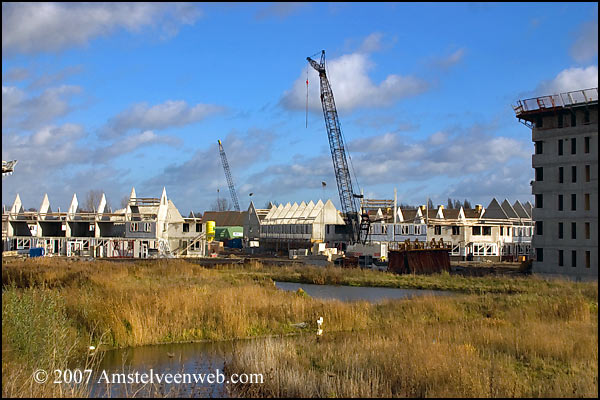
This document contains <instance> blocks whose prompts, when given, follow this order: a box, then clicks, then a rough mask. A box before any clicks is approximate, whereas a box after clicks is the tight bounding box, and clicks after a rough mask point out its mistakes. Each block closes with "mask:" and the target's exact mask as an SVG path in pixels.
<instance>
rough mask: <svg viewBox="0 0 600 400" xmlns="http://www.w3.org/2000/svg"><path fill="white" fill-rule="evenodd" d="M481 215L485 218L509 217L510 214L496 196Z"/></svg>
mask: <svg viewBox="0 0 600 400" xmlns="http://www.w3.org/2000/svg"><path fill="white" fill-rule="evenodd" d="M515 215H516V214H515ZM481 217H482V218H485V219H508V215H506V212H504V209H503V208H502V206H501V205H500V203H498V200H496V198H493V199H492V201H491V202H490V205H489V206H487V208H486V209H485V211H484V213H483V215H482V216H481Z"/></svg>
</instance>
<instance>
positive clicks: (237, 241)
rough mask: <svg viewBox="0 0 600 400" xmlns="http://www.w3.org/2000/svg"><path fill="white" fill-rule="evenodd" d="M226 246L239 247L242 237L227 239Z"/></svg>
mask: <svg viewBox="0 0 600 400" xmlns="http://www.w3.org/2000/svg"><path fill="white" fill-rule="evenodd" d="M227 247H229V248H230V249H241V248H242V238H235V239H229V240H228V241H227Z"/></svg>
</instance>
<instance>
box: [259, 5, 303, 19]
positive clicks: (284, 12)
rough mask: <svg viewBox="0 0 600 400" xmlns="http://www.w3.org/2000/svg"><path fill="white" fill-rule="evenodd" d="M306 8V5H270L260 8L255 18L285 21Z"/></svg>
mask: <svg viewBox="0 0 600 400" xmlns="http://www.w3.org/2000/svg"><path fill="white" fill-rule="evenodd" d="M306 6H308V3H271V4H268V5H266V6H265V7H263V8H261V9H260V10H259V11H258V12H257V13H256V17H255V18H256V19H258V20H263V19H267V18H279V19H285V18H287V17H289V16H290V15H292V14H295V13H297V12H298V11H299V10H301V9H303V8H305V7H306Z"/></svg>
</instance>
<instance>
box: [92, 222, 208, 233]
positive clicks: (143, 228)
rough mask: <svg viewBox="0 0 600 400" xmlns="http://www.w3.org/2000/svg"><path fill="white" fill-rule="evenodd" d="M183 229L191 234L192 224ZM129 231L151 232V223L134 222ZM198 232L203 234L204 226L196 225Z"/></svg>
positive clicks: (185, 225)
mask: <svg viewBox="0 0 600 400" xmlns="http://www.w3.org/2000/svg"><path fill="white" fill-rule="evenodd" d="M140 224H141V225H140ZM165 225H166V224H165ZM140 228H141V229H140ZM182 229H183V232H189V231H190V224H183V225H182ZM90 230H91V229H90ZM129 231H130V232H151V231H152V228H151V223H149V222H141V223H140V222H132V223H130V225H129ZM196 232H202V224H196Z"/></svg>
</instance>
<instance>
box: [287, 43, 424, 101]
mask: <svg viewBox="0 0 600 400" xmlns="http://www.w3.org/2000/svg"><path fill="white" fill-rule="evenodd" d="M326 65H327V78H328V79H329V83H330V85H331V87H332V90H333V95H334V98H335V104H336V107H337V109H338V111H351V110H353V109H357V108H363V107H364V108H373V107H382V106H389V105H392V104H393V103H394V102H396V101H398V100H400V99H402V98H406V97H411V96H416V95H418V94H421V93H423V92H425V91H426V90H427V89H428V86H429V85H428V84H427V82H425V81H423V80H421V79H419V78H417V77H414V76H402V75H396V74H391V75H388V76H387V77H386V79H384V80H383V81H382V82H380V83H379V84H377V83H375V82H373V81H372V80H371V78H370V77H369V75H368V72H369V70H370V69H372V68H373V66H374V64H373V62H371V61H370V60H369V58H368V56H367V55H366V54H363V53H352V54H346V55H343V56H341V57H339V58H334V59H331V60H328V61H327V62H326ZM308 68H309V108H310V109H311V110H312V111H318V110H321V103H320V90H319V77H318V74H317V72H316V71H315V70H314V69H313V68H312V67H310V66H309V67H308ZM280 103H281V104H282V105H283V106H284V107H285V108H287V109H289V110H304V109H305V107H306V71H304V72H302V73H301V74H300V76H299V77H298V79H296V81H295V82H294V83H293V84H292V88H291V89H289V90H287V91H285V92H284V94H283V95H282V97H281V100H280Z"/></svg>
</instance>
